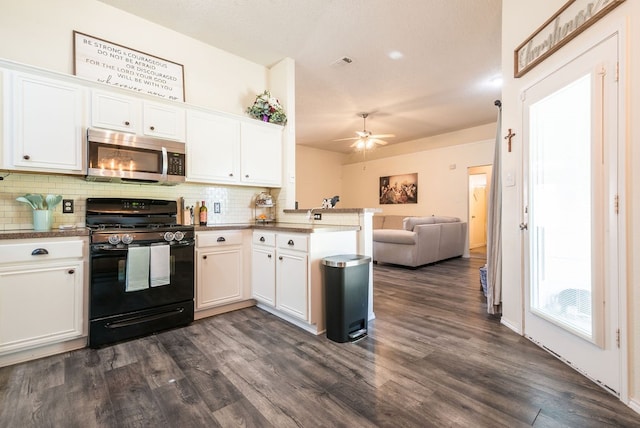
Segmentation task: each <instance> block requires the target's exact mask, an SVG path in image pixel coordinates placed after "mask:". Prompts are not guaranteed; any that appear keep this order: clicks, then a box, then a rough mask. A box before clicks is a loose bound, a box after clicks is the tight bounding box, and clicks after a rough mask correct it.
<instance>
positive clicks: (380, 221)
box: [373, 215, 384, 229]
mask: <svg viewBox="0 0 640 428" xmlns="http://www.w3.org/2000/svg"><path fill="white" fill-rule="evenodd" d="M383 225H384V216H383V215H374V216H373V228H374V229H382V226H383Z"/></svg>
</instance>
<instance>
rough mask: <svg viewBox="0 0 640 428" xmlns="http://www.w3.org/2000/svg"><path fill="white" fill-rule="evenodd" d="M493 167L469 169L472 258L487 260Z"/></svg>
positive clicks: (469, 223)
mask: <svg viewBox="0 0 640 428" xmlns="http://www.w3.org/2000/svg"><path fill="white" fill-rule="evenodd" d="M492 169H493V167H492V166H491V165H482V166H473V167H469V168H467V174H468V195H469V219H468V221H467V224H468V225H469V230H468V233H469V253H470V255H471V256H472V257H474V256H478V257H482V258H486V254H487V210H488V204H489V187H490V185H491V172H492Z"/></svg>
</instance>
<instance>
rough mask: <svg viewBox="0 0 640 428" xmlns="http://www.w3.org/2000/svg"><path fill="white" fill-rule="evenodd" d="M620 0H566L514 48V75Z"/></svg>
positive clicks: (541, 59)
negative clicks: (566, 0)
mask: <svg viewBox="0 0 640 428" xmlns="http://www.w3.org/2000/svg"><path fill="white" fill-rule="evenodd" d="M624 1H625V0H570V1H568V2H567V3H566V4H565V5H564V6H562V8H560V10H558V11H557V12H556V13H555V14H554V15H553V16H552V17H551V18H549V19H548V20H547V22H545V23H544V24H542V26H541V27H540V28H538V29H537V30H536V31H535V32H534V33H533V34H532V35H531V36H529V38H527V40H525V41H524V42H523V43H522V44H521V45H520V46H518V47H517V48H516V49H515V51H514V52H513V60H514V71H513V75H514V77H516V78H518V77H521V76H523V75H524V74H525V73H527V72H528V71H529V70H531V69H532V68H533V67H535V66H536V65H538V64H540V63H541V62H542V61H544V60H545V59H546V58H547V57H549V56H551V55H552V54H553V53H554V52H555V51H557V50H558V49H560V48H561V47H562V46H564V45H566V44H567V43H568V42H569V41H570V40H571V39H573V38H574V37H576V36H577V35H578V34H580V33H581V32H583V31H584V30H586V29H587V28H589V27H590V26H591V25H593V24H594V23H595V22H596V21H597V20H599V19H600V18H602V17H603V16H605V15H606V14H607V13H609V12H610V11H612V10H613V9H614V8H616V7H617V6H619V5H620V4H621V3H623V2H624Z"/></svg>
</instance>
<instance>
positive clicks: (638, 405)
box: [629, 398, 640, 414]
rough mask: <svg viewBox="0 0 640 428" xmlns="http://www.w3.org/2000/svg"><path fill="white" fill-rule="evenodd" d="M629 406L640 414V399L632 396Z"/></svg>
mask: <svg viewBox="0 0 640 428" xmlns="http://www.w3.org/2000/svg"><path fill="white" fill-rule="evenodd" d="M629 407H631V410H633V411H634V412H636V413H638V414H640V401H638V400H636V399H634V398H632V399H631V400H629Z"/></svg>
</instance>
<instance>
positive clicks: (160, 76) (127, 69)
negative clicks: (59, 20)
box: [73, 31, 185, 101]
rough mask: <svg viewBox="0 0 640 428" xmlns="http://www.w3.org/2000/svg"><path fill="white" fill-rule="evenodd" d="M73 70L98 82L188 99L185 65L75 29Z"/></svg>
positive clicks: (167, 96)
mask: <svg viewBox="0 0 640 428" xmlns="http://www.w3.org/2000/svg"><path fill="white" fill-rule="evenodd" d="M73 41H74V45H73V56H74V64H73V65H74V67H73V73H74V74H75V75H76V76H79V77H84V78H86V79H89V80H92V81H94V82H99V83H104V84H106V85H110V86H115V87H118V88H124V89H128V90H131V91H135V92H139V93H144V94H149V95H155V96H157V97H160V98H165V99H168V100H173V101H184V100H185V99H184V67H183V66H182V65H181V64H178V63H175V62H172V61H168V60H166V59H163V58H158V57H156V56H153V55H149V54H146V53H144V52H140V51H137V50H134V49H130V48H127V47H125V46H121V45H118V44H115V43H111V42H108V41H106V40H102V39H99V38H97V37H93V36H89V35H87V34H82V33H80V32H78V31H74V32H73Z"/></svg>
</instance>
